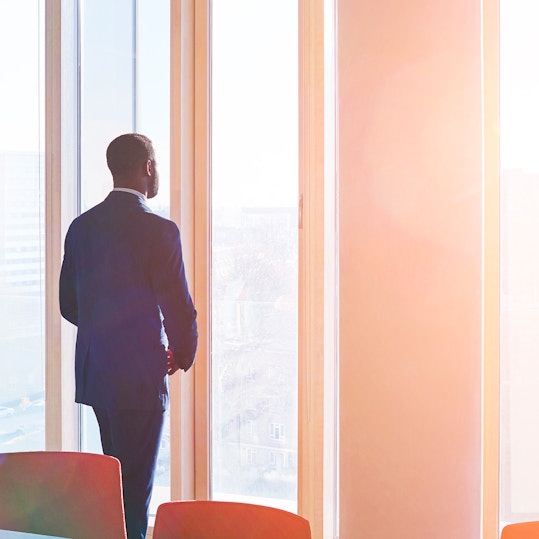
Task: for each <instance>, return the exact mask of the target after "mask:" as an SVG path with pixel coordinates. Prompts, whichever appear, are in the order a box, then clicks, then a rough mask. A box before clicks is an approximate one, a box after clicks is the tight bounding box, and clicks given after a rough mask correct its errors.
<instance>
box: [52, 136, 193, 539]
mask: <svg viewBox="0 0 539 539" xmlns="http://www.w3.org/2000/svg"><path fill="white" fill-rule="evenodd" d="M107 164H108V166H109V169H110V171H111V173H112V178H113V183H114V189H113V190H112V192H111V193H110V194H109V195H108V196H107V198H106V199H105V200H104V201H103V202H101V203H100V204H98V205H97V206H95V207H94V208H92V209H90V210H89V211H87V212H85V213H83V214H82V215H80V216H79V217H78V218H76V219H75V220H74V221H73V223H72V224H71V226H70V227H69V230H68V232H67V235H66V239H65V252H64V260H63V264H62V271H61V274H60V309H61V312H62V315H63V316H64V318H66V319H67V320H69V321H70V322H71V323H73V324H75V325H76V326H78V332H77V345H76V351H75V382H76V383H75V386H76V392H75V400H76V402H78V403H82V404H86V405H89V406H92V407H93V409H94V412H95V415H96V417H97V421H98V424H99V429H100V434H101V444H102V446H103V452H104V453H105V454H107V455H112V456H114V457H116V458H118V459H119V460H120V463H121V466H122V480H123V488H124V506H125V516H126V526H127V534H128V538H129V539H142V538H143V537H145V534H146V530H147V526H148V507H149V502H150V497H151V492H152V488H153V478H154V472H155V465H156V460H157V453H158V449H159V445H160V440H161V432H162V427H163V416H164V411H165V410H166V408H167V406H168V380H167V374H168V375H172V374H173V373H174V372H175V371H176V370H178V369H183V370H185V371H186V370H187V369H189V367H190V366H191V365H192V364H193V361H194V357H195V351H196V346H197V338H198V334H197V326H196V311H195V309H194V306H193V302H192V300H191V296H190V294H189V290H188V287H187V281H186V277H185V270H184V264H183V258H182V248H181V242H180V233H179V231H178V227H177V226H176V224H175V223H173V222H172V221H169V220H168V219H164V218H162V217H159V216H158V215H156V214H154V213H152V211H151V210H150V209H149V208H148V206H147V205H146V198H152V197H154V196H156V195H157V191H158V188H159V176H158V173H157V168H156V161H155V153H154V149H153V146H152V143H151V141H150V140H149V139H148V138H147V137H145V136H143V135H140V134H136V133H132V134H126V135H121V136H120V137H118V138H116V139H114V140H113V141H112V142H111V143H110V145H109V147H108V148H107Z"/></svg>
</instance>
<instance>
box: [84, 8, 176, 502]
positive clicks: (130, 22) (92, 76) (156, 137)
mask: <svg viewBox="0 0 539 539" xmlns="http://www.w3.org/2000/svg"><path fill="white" fill-rule="evenodd" d="M80 21H81V22H80V24H81V33H80V35H81V43H80V49H81V85H80V88H81V90H80V104H81V106H80V133H81V140H80V161H81V163H80V170H81V178H80V188H81V189H80V190H81V211H85V210H87V209H89V208H90V207H92V206H94V205H95V204H97V203H99V202H101V200H103V199H104V198H105V197H106V196H107V194H108V193H109V192H110V190H111V189H112V178H111V175H110V172H109V170H108V168H107V164H106V159H105V152H106V149H107V146H108V144H109V143H110V141H111V140H113V139H114V138H115V137H117V136H118V135H121V134H123V133H129V132H135V131H136V132H140V133H143V134H145V135H147V136H149V137H150V139H152V141H153V143H154V146H155V149H156V159H157V163H158V169H159V174H160V188H159V195H158V196H157V197H155V198H154V199H152V200H150V201H149V206H151V207H152V209H153V210H154V211H155V212H156V213H158V214H160V215H162V216H164V217H168V216H169V214H170V210H169V208H170V180H169V178H170V158H169V146H170V144H169V137H170V135H169V132H170V106H169V102H170V90H169V88H170V32H169V27H170V2H169V1H168V0H159V1H155V0H136V1H134V0H118V1H114V2H110V1H109V0H95V1H94V0H92V1H91V2H82V3H81V4H80ZM82 419H83V424H82V427H83V430H82V448H83V449H84V450H86V451H95V452H98V453H100V452H101V443H100V438H99V431H98V427H97V422H96V421H95V417H94V414H93V411H92V410H91V409H90V408H89V407H86V406H84V407H82ZM169 499H170V422H169V419H168V417H167V419H166V422H165V426H164V434H163V440H162V445H161V449H160V453H159V456H158V462H157V468H156V477H155V486H154V493H153V497H152V504H151V511H152V512H155V511H156V509H157V506H158V504H159V503H161V502H164V501H167V500H169Z"/></svg>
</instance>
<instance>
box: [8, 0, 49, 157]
mask: <svg viewBox="0 0 539 539" xmlns="http://www.w3.org/2000/svg"><path fill="white" fill-rule="evenodd" d="M39 3H41V4H43V2H37V1H36V0H0V74H1V81H2V82H1V85H0V151H6V150H9V151H13V150H16V151H19V150H20V151H28V150H32V151H38V150H39V143H40V130H41V129H42V127H43V126H41V125H40V124H39V121H38V119H39V117H40V114H39V109H40V107H42V106H43V101H42V100H43V96H42V95H40V93H39V88H40V84H39V82H40V68H41V65H40V59H42V55H40V54H39V44H40V41H41V36H40V27H39V21H40V13H39ZM41 52H42V51H41Z"/></svg>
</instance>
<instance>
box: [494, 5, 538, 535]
mask: <svg viewBox="0 0 539 539" xmlns="http://www.w3.org/2000/svg"><path fill="white" fill-rule="evenodd" d="M500 10H501V11H500V22H501V28H500V30H501V65H500V68H501V78H500V81H501V87H500V90H501V109H500V120H501V128H500V143H501V147H500V152H501V190H500V195H501V280H502V282H501V442H502V447H501V458H502V462H501V480H502V483H501V504H500V507H501V521H502V524H505V523H506V522H516V521H522V520H530V519H531V520H538V519H539V489H538V488H537V484H539V458H538V455H539V359H538V358H539V212H538V208H539V129H538V127H537V126H538V125H539V101H538V99H537V95H538V94H539V64H538V63H537V58H536V56H537V50H539V33H538V32H537V21H539V4H538V3H537V2H536V1H535V0H501V2H500Z"/></svg>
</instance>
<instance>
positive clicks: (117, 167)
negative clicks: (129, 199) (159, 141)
mask: <svg viewBox="0 0 539 539" xmlns="http://www.w3.org/2000/svg"><path fill="white" fill-rule="evenodd" d="M107 165H108V166H109V169H110V171H111V173H112V179H113V182H114V187H128V188H130V189H136V190H137V191H140V192H141V193H144V194H145V195H146V196H147V197H148V198H153V197H154V196H155V195H157V192H158V190H159V174H158V172H157V164H156V161H155V151H154V149H153V145H152V141H151V140H150V139H149V138H148V137H145V136H144V135H140V134H139V133H127V134H125V135H120V136H119V137H117V138H115V139H114V140H113V141H112V142H111V143H110V144H109V147H108V148H107Z"/></svg>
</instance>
